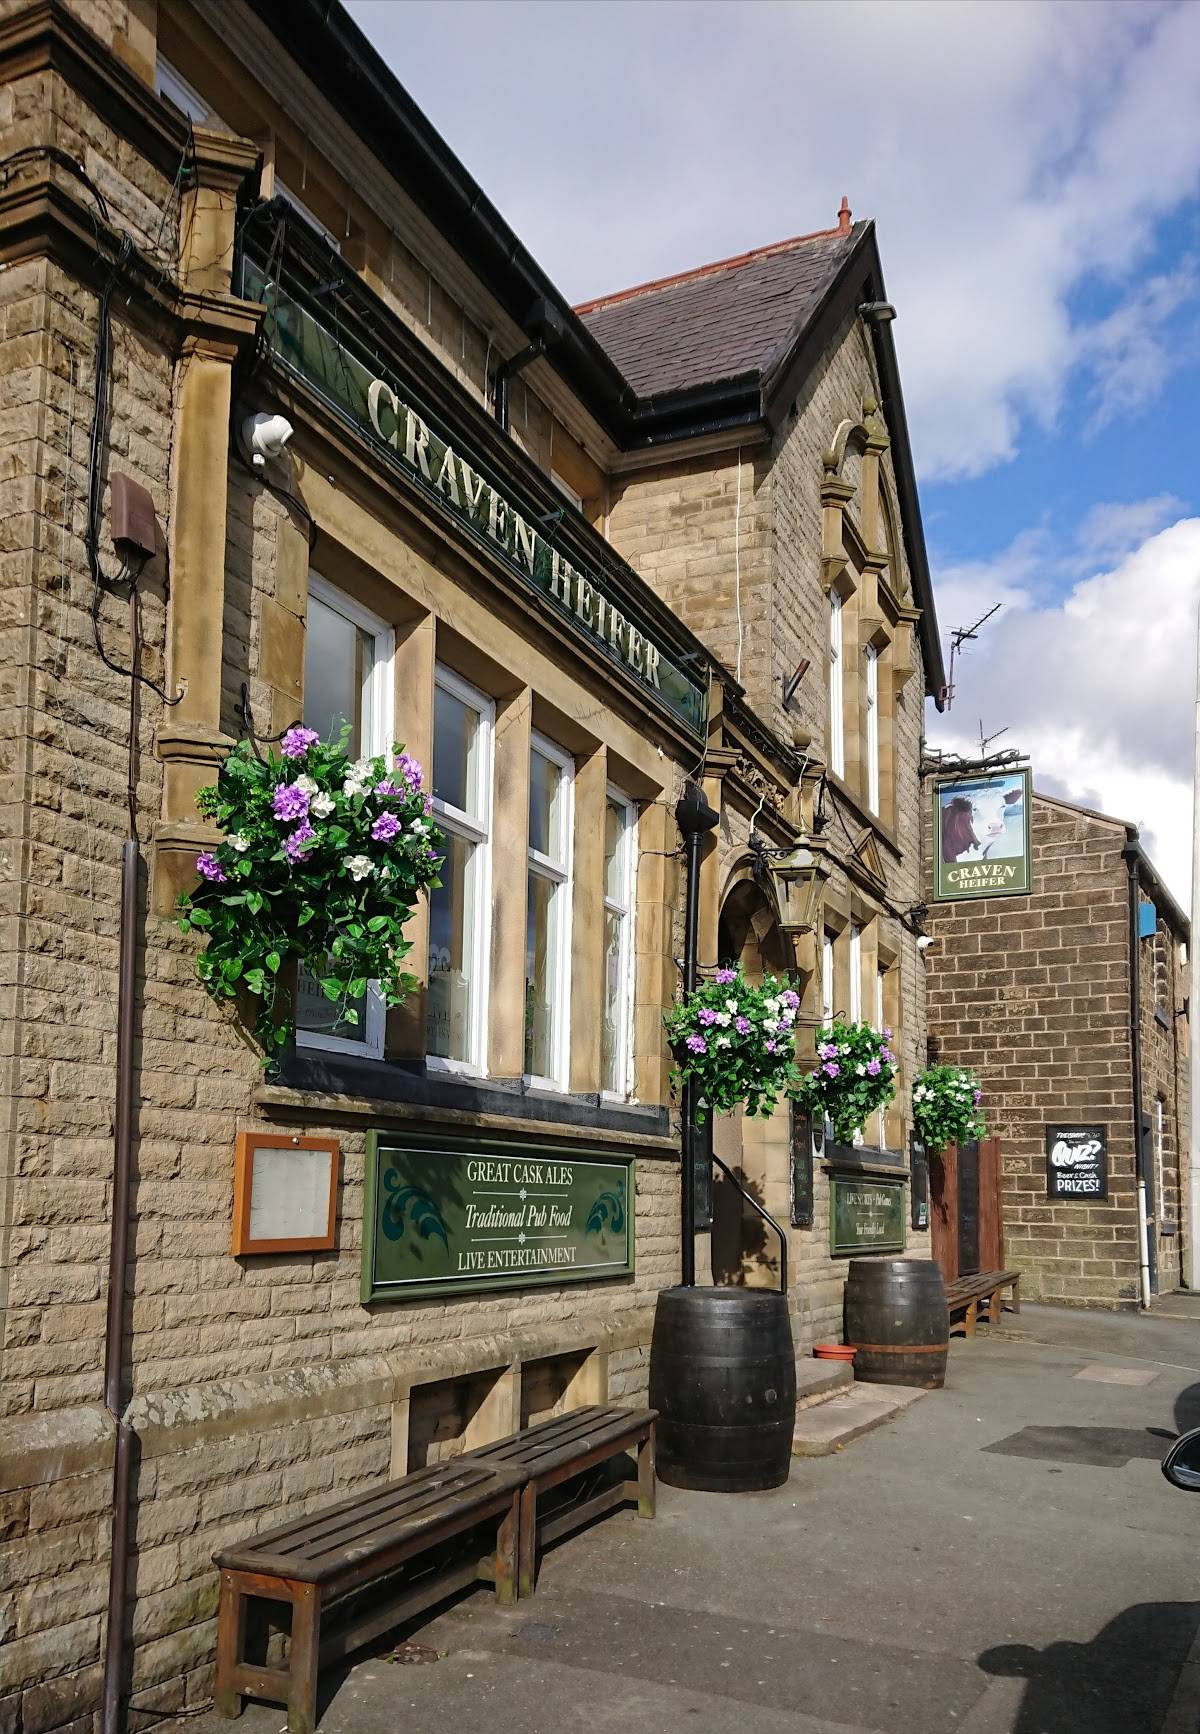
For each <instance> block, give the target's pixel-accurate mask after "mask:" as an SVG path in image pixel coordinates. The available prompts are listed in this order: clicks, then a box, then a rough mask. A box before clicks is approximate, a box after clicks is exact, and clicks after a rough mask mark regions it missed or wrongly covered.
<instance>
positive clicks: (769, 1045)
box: [766, 1042, 775, 1054]
mask: <svg viewBox="0 0 1200 1734" xmlns="http://www.w3.org/2000/svg"><path fill="white" fill-rule="evenodd" d="M766 1047H767V1052H768V1053H769V1054H773V1053H774V1052H775V1043H774V1042H768V1043H767V1044H766Z"/></svg>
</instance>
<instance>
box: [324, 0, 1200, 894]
mask: <svg viewBox="0 0 1200 1734" xmlns="http://www.w3.org/2000/svg"><path fill="white" fill-rule="evenodd" d="M347 3H348V6H349V10H350V11H351V13H352V15H353V16H354V18H355V19H356V21H357V22H358V23H359V25H360V26H361V28H363V29H364V30H365V32H366V33H367V35H368V36H369V37H370V38H371V40H372V41H373V42H374V43H375V46H376V47H377V48H378V49H379V50H380V52H381V53H382V54H383V55H384V58H385V59H386V60H387V61H388V62H389V64H390V65H391V66H392V68H393V70H394V71H395V73H396V74H397V76H398V77H399V78H400V80H401V82H402V83H403V84H404V85H405V86H406V87H407V88H408V90H409V92H410V93H411V95H412V96H413V97H414V98H415V99H416V101H417V102H418V103H419V104H420V105H421V107H422V108H423V109H424V110H425V112H426V114H427V115H428V116H429V118H430V119H431V121H432V122H433V124H434V125H435V126H436V127H437V128H438V129H439V131H440V132H441V133H442V134H443V136H444V137H445V138H446V140H447V141H448V143H449V144H450V146H451V148H452V149H453V150H454V151H455V152H456V153H457V155H458V156H459V157H460V158H461V159H462V160H463V162H464V163H465V164H466V166H467V168H468V169H469V170H470V171H471V173H472V174H473V175H474V176H475V177H476V179H477V180H478V181H479V182H480V183H481V185H482V186H483V187H484V189H485V191H486V192H487V193H488V195H489V196H490V197H491V198H492V200H493V201H494V203H495V204H496V205H497V206H498V207H499V209H500V210H501V211H502V212H503V213H504V215H505V217H506V218H507V219H508V221H509V222H510V223H511V225H512V226H513V228H514V229H515V230H516V231H517V233H518V234H519V235H520V236H521V238H522V239H523V240H524V242H525V243H526V245H527V246H529V248H530V249H531V250H532V251H533V253H534V254H535V255H536V256H537V257H538V259H539V260H540V261H541V263H542V265H543V266H544V267H545V269H546V270H547V271H548V272H549V274H550V275H551V277H552V278H554V280H555V281H556V282H557V283H558V285H559V287H560V288H561V289H562V290H563V291H564V293H565V294H567V295H568V296H570V297H571V298H572V299H573V300H583V299H585V298H587V297H589V296H592V295H596V294H600V293H602V292H604V291H607V290H612V289H616V288H621V287H624V286H626V285H628V284H630V283H636V282H641V281H644V280H646V279H648V278H652V277H657V276H662V275H664V274H666V273H669V272H671V271H676V270H681V269H686V268H688V267H690V266H694V265H697V264H701V263H703V262H705V261H707V260H710V259H715V258H721V257H724V256H726V255H729V254H732V253H737V252H741V251H743V250H745V249H746V248H749V247H754V246H759V245H762V244H763V243H766V242H769V241H773V240H778V239H780V238H782V237H785V236H789V235H794V234H803V233H806V232H809V231H812V230H814V229H819V228H824V227H827V226H829V225H831V224H832V223H833V221H834V219H835V213H836V210H837V206H838V202H839V200H840V198H841V196H842V194H843V193H845V194H847V195H848V197H849V199H850V203H851V206H852V208H853V210H854V214H855V216H856V218H857V217H865V216H871V217H874V218H875V220H876V222H877V225H878V230H879V241H880V248H881V253H882V259H883V266H884V272H885V275H886V278H887V284H888V292H889V295H890V297H891V299H892V300H893V301H894V302H895V303H896V306H897V308H898V311H899V318H898V321H897V324H896V326H895V327H894V330H895V335H896V342H897V346H898V349H899V354H900V362H901V370H902V375H903V380H904V388H905V399H906V404H907V409H908V416H909V423H910V427H911V430H912V435H913V444H914V450H915V455H916V460H917V467H918V471H919V474H920V477H921V496H922V506H923V513H924V518H925V526H926V536H927V540H928V544H929V549H930V555H931V563H932V566H933V571H934V582H935V593H936V596H937V603H938V611H939V617H940V622H941V626H942V628H943V631H946V630H948V629H949V628H950V627H953V626H956V625H959V624H966V623H969V622H970V621H971V620H973V619H974V618H975V617H976V616H977V615H978V614H980V613H982V612H983V610H984V609H985V608H986V607H988V606H990V605H991V603H992V602H994V601H1001V602H1002V603H1003V604H1004V606H1003V609H1002V612H1001V613H1000V615H998V616H997V618H996V620H995V622H993V623H992V624H991V625H989V627H988V628H987V629H985V634H984V636H983V637H981V639H980V641H979V642H978V644H977V645H975V646H973V647H972V648H971V649H970V651H969V653H968V655H967V656H966V657H965V658H964V659H963V660H962V663H961V665H960V669H959V676H958V681H957V692H956V697H955V704H954V708H953V710H952V711H951V713H950V715H949V716H948V717H937V716H935V715H934V714H933V712H932V709H931V710H930V714H929V717H928V719H927V727H928V729H929V733H930V738H931V740H933V741H935V742H937V743H938V744H942V745H953V746H959V747H962V746H966V745H968V744H969V743H970V741H971V740H972V739H973V738H976V737H977V735H978V729H979V723H980V721H981V720H982V721H983V723H984V727H985V729H986V730H987V732H989V733H990V732H993V731H995V730H998V729H1000V728H1005V727H1006V728H1007V730H1008V733H1007V735H1006V736H1005V742H1006V744H1007V743H1009V742H1011V743H1012V744H1013V745H1017V746H1020V747H1021V748H1022V749H1023V750H1025V751H1027V752H1028V753H1029V754H1030V755H1031V757H1032V760H1033V764H1034V770H1035V777H1036V778H1037V779H1038V780H1039V781H1040V782H1041V783H1042V784H1043V786H1045V787H1047V788H1049V789H1051V790H1053V791H1054V792H1057V793H1060V794H1064V795H1067V796H1069V797H1071V798H1075V799H1079V800H1082V801H1085V802H1086V803H1088V804H1091V805H1102V806H1104V807H1106V808H1107V809H1108V810H1110V811H1113V812H1115V813H1117V814H1119V816H1121V817H1123V818H1128V819H1132V820H1134V821H1136V822H1139V823H1140V824H1142V826H1143V836H1144V840H1145V841H1146V842H1147V845H1148V847H1149V848H1150V849H1151V851H1152V852H1154V853H1155V854H1156V856H1157V858H1158V859H1159V862H1160V865H1161V866H1162V868H1163V870H1164V872H1165V873H1166V875H1167V876H1168V879H1169V880H1170V882H1171V883H1172V884H1173V886H1174V888H1175V890H1176V893H1177V895H1179V896H1180V897H1181V899H1184V900H1186V897H1187V882H1188V860H1189V853H1190V838H1191V789H1190V767H1191V752H1192V747H1191V692H1192V680H1193V667H1194V639H1195V608H1196V599H1197V592H1198V590H1200V480H1198V467H1197V464H1196V460H1195V456H1194V450H1195V444H1196V425H1197V409H1196V403H1197V396H1198V393H1197V386H1198V384H1200V378H1198V376H1200V118H1198V117H1200V5H1197V4H1193V3H1192V0H1087V3H1086V4H1085V3H1079V4H1061V3H1059V0H853V3H846V0H729V3H727V0H569V3H567V0H440V3H439V4H437V5H429V4H427V3H424V0H421V3H412V0H347Z"/></svg>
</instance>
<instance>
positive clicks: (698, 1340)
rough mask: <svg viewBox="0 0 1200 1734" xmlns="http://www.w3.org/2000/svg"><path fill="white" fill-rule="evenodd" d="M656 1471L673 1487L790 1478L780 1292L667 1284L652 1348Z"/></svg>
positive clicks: (791, 1388) (744, 1488)
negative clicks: (681, 1286)
mask: <svg viewBox="0 0 1200 1734" xmlns="http://www.w3.org/2000/svg"><path fill="white" fill-rule="evenodd" d="M650 1405H651V1407H652V1408H654V1409H657V1410H658V1414H659V1421H658V1427H657V1432H656V1441H655V1456H656V1459H657V1468H658V1473H659V1475H660V1477H661V1478H662V1480H663V1481H666V1482H668V1483H669V1484H670V1486H672V1487H690V1488H694V1489H697V1490H699V1491H700V1492H705V1493H753V1492H756V1491H757V1490H759V1489H761V1488H764V1487H778V1486H780V1485H781V1484H782V1483H783V1482H784V1481H786V1480H787V1478H788V1470H789V1469H790V1467H791V1460H792V1434H793V1432H794V1431H795V1426H796V1357H795V1350H794V1348H793V1345H792V1323H791V1318H790V1317H789V1314H788V1306H787V1297H786V1296H785V1295H782V1294H779V1293H777V1292H775V1291H774V1290H770V1289H754V1288H667V1289H663V1291H662V1292H661V1294H660V1295H659V1297H658V1307H657V1310H656V1311H655V1314H654V1338H653V1342H652V1344H651V1348H650Z"/></svg>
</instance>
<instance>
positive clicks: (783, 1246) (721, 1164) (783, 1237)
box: [712, 1152, 788, 1294]
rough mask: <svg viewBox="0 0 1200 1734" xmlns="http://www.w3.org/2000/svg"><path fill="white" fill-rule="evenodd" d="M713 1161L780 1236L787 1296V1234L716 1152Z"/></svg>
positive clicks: (781, 1273) (782, 1289)
mask: <svg viewBox="0 0 1200 1734" xmlns="http://www.w3.org/2000/svg"><path fill="white" fill-rule="evenodd" d="M712 1160H713V1161H714V1162H715V1163H716V1165H717V1167H718V1168H719V1169H720V1170H721V1173H722V1174H723V1175H724V1176H725V1178H726V1180H732V1181H733V1184H734V1185H735V1186H736V1187H737V1189H738V1191H739V1192H740V1193H741V1195H742V1197H743V1198H744V1199H745V1200H746V1202H747V1203H748V1204H752V1205H753V1206H754V1208H755V1210H757V1211H758V1214H759V1215H760V1216H761V1217H762V1219H763V1221H764V1222H766V1223H769V1224H770V1226H771V1227H772V1228H773V1229H774V1230H775V1232H776V1234H777V1235H778V1236H779V1292H780V1294H786V1293H787V1286H788V1254H787V1235H786V1234H785V1232H784V1230H783V1229H782V1228H781V1227H780V1226H779V1224H778V1223H777V1222H776V1220H775V1218H774V1217H773V1216H772V1215H771V1212H770V1211H769V1210H767V1209H765V1208H764V1207H763V1205H761V1204H760V1203H759V1202H758V1199H757V1198H755V1196H754V1194H753V1193H752V1192H748V1191H747V1190H746V1188H745V1187H744V1186H743V1185H742V1183H741V1181H740V1180H739V1179H738V1177H737V1175H736V1174H735V1173H734V1172H733V1169H732V1168H730V1167H728V1165H727V1164H726V1163H724V1162H722V1160H721V1158H720V1157H719V1156H718V1155H717V1154H716V1153H715V1152H713V1155H712Z"/></svg>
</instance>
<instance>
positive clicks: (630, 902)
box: [600, 783, 639, 1102]
mask: <svg viewBox="0 0 1200 1734" xmlns="http://www.w3.org/2000/svg"><path fill="white" fill-rule="evenodd" d="M604 803H605V807H606V808H607V807H608V805H609V804H610V803H611V804H612V805H614V806H619V807H623V808H624V810H625V824H624V830H623V833H622V838H621V849H622V854H623V855H624V858H625V859H624V880H625V904H624V907H622V906H621V905H620V904H618V903H617V902H616V901H615V900H614V899H613V898H611V897H610V896H609V895H608V889H607V886H604V885H602V886H601V893H602V895H601V903H602V907H603V909H604V913H605V914H606V915H613V914H619V915H620V916H621V918H622V919H621V980H622V990H621V1022H620V1040H619V1044H618V1052H619V1054H620V1062H621V1063H620V1081H621V1088H619V1089H616V1090H606V1089H603V1088H602V1089H601V1091H600V1099H601V1101H604V1102H629V1101H631V1100H632V1099H633V1079H634V1053H633V1008H634V1002H635V997H636V985H637V949H636V944H635V938H634V927H635V923H636V921H637V864H638V817H639V815H638V808H637V802H636V801H634V800H633V799H632V798H631V797H630V796H629V795H627V794H626V793H625V791H624V790H623V789H618V788H617V786H616V784H615V783H608V784H606V785H605V790H604ZM604 1009H605V1008H604V1006H603V1004H602V1006H601V1022H602V1024H603V1013H604ZM600 1065H601V1077H602V1078H603V1070H604V1054H603V1046H602V1047H601V1056H600Z"/></svg>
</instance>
